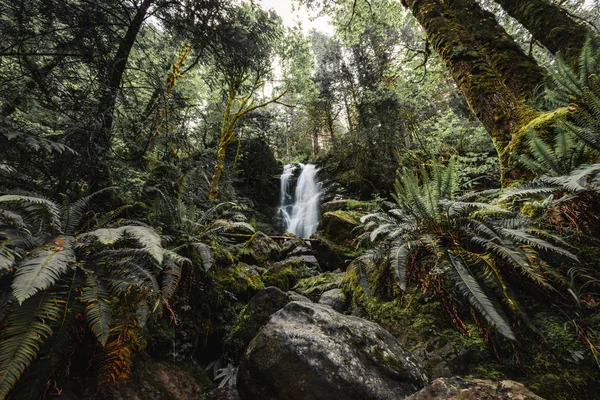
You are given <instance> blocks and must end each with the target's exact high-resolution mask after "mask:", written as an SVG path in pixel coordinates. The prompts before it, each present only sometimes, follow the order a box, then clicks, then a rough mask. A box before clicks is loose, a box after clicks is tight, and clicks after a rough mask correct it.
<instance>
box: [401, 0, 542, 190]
mask: <svg viewBox="0 0 600 400" xmlns="http://www.w3.org/2000/svg"><path fill="white" fill-rule="evenodd" d="M449 3H450V2H449V1H447V0H406V1H405V5H406V6H407V7H409V8H410V10H411V11H412V13H413V15H414V16H415V17H416V19H417V20H418V22H419V23H420V24H421V26H422V27H423V28H424V30H425V33H426V34H427V37H428V39H429V41H430V42H431V43H432V45H433V46H434V48H435V50H436V52H437V53H438V54H439V56H440V58H441V59H442V61H443V62H444V63H445V64H446V66H447V68H448V70H449V72H450V74H451V75H452V77H453V79H454V81H455V82H456V85H457V86H458V88H459V90H460V91H461V92H462V94H463V95H464V96H465V98H466V100H467V103H468V104H469V107H470V108H471V110H472V111H473V113H474V114H475V115H476V116H477V118H478V119H479V121H481V123H482V125H483V126H484V127H485V129H486V130H487V131H488V133H489V135H490V137H491V139H492V142H493V143H494V146H495V147H496V151H497V152H498V156H499V159H500V169H501V174H502V182H503V184H507V183H509V182H510V181H511V180H512V179H514V178H517V175H518V171H516V170H515V169H514V168H513V167H512V166H511V164H510V159H511V157H510V152H511V141H512V140H513V137H514V136H516V135H517V134H518V133H519V132H520V131H521V129H522V128H523V127H525V126H526V125H527V124H528V123H529V122H530V121H532V120H533V119H534V118H535V117H536V116H537V115H538V114H537V113H536V112H535V111H534V110H533V109H532V108H531V107H529V106H528V105H527V104H526V103H525V99H524V96H523V95H522V94H521V93H520V92H515V90H512V89H511V88H510V87H509V86H508V84H507V82H508V77H507V76H504V75H502V74H500V69H499V68H496V67H494V65H493V64H492V63H491V62H490V59H494V57H495V54H494V53H495V52H497V49H495V48H494V46H487V47H484V46H481V44H480V41H479V40H477V38H476V37H475V36H476V35H473V34H472V33H471V31H472V30H473V29H476V28H475V27H472V29H471V30H469V29H467V28H466V27H465V25H464V23H465V22H469V21H463V20H462V19H461V12H458V13H457V12H455V10H453V9H451V8H450V7H449ZM470 3H471V2H470ZM471 22H472V21H471ZM506 73H508V72H506Z"/></svg>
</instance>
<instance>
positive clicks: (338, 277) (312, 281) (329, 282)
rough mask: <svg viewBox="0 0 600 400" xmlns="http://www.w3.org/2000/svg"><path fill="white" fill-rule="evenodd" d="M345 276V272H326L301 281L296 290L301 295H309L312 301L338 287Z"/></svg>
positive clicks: (295, 287)
mask: <svg viewBox="0 0 600 400" xmlns="http://www.w3.org/2000/svg"><path fill="white" fill-rule="evenodd" d="M343 278H344V274H343V273H342V274H336V273H333V272H325V273H324V274H319V275H317V276H312V277H310V278H304V279H302V280H301V281H299V282H298V283H297V284H296V286H294V290H295V291H296V292H298V293H300V294H301V295H304V296H307V297H308V298H310V299H311V300H312V301H318V300H319V298H320V297H321V295H322V294H323V293H325V292H326V291H328V290H331V289H337V288H338V287H339V286H340V283H341V282H342V279H343Z"/></svg>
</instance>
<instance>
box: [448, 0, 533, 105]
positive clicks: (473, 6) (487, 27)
mask: <svg viewBox="0 0 600 400" xmlns="http://www.w3.org/2000/svg"><path fill="white" fill-rule="evenodd" d="M446 3H447V4H448V7H449V8H450V9H451V10H452V11H453V12H454V14H455V15H456V18H457V19H458V21H461V23H462V24H463V26H464V27H465V29H466V30H467V31H468V32H469V34H470V35H471V36H472V37H473V39H474V40H475V41H476V42H477V45H478V46H479V48H480V49H481V50H482V53H483V54H484V55H485V56H486V57H487V59H488V62H489V63H490V65H491V66H492V67H493V68H494V72H496V73H497V74H498V75H499V76H500V77H501V79H502V80H503V82H504V84H505V85H506V86H507V87H508V88H509V89H510V90H512V91H513V92H515V93H517V94H518V95H521V96H524V97H525V98H527V99H529V98H531V97H532V95H533V94H534V93H535V90H536V89H537V88H538V87H539V86H540V85H541V84H542V82H543V80H544V76H545V73H544V70H543V69H542V68H541V67H540V66H539V65H538V64H537V62H536V61H535V59H534V58H533V57H531V56H528V55H527V54H525V52H523V50H522V49H521V46H519V45H518V44H517V43H516V42H515V40H514V39H513V38H512V37H511V36H510V35H509V34H508V33H507V32H506V31H505V30H504V28H503V27H502V26H501V25H500V24H498V21H497V20H496V17H495V16H494V14H492V13H491V12H489V11H486V10H484V9H483V8H481V7H480V6H479V4H478V3H477V2H476V1H473V0H449V1H446Z"/></svg>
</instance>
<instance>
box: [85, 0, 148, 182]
mask: <svg viewBox="0 0 600 400" xmlns="http://www.w3.org/2000/svg"><path fill="white" fill-rule="evenodd" d="M154 1H155V0H144V1H143V2H142V4H141V5H140V7H139V8H138V9H137V11H136V13H135V16H134V17H133V19H132V20H131V24H130V25H129V27H128V28H127V32H126V33H125V36H123V39H121V42H120V44H119V48H118V49H117V53H116V54H115V57H114V58H113V61H112V63H111V66H110V69H109V71H110V77H109V79H108V81H107V82H106V83H105V84H104V88H103V93H102V97H101V98H100V101H99V103H98V111H97V115H98V117H99V118H100V127H99V129H98V131H97V134H96V136H94V137H92V140H91V141H90V143H89V149H88V151H89V156H90V158H91V160H90V161H91V162H92V166H93V167H92V168H93V169H94V172H92V175H93V178H92V182H91V184H90V186H91V190H97V189H100V188H101V186H103V184H104V183H106V182H104V181H107V180H108V171H107V170H106V166H105V165H104V164H103V163H102V162H100V161H101V159H102V158H104V157H105V156H106V153H107V152H108V151H109V150H110V142H111V130H112V125H113V121H114V108H115V104H116V102H117V95H118V93H119V90H120V88H121V79H122V78H123V74H124V73H125V68H126V67H127V61H128V59H129V54H130V53H131V49H132V48H133V45H134V44H135V40H136V38H137V35H138V33H139V31H140V28H141V26H142V23H143V22H144V19H145V18H146V15H147V13H148V10H149V8H150V6H151V5H152V3H153V2H154Z"/></svg>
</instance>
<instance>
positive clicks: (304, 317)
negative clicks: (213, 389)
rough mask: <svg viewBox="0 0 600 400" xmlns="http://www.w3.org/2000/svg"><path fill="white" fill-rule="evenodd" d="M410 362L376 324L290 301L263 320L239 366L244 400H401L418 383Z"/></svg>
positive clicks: (421, 377)
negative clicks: (266, 319) (265, 322)
mask: <svg viewBox="0 0 600 400" xmlns="http://www.w3.org/2000/svg"><path fill="white" fill-rule="evenodd" d="M426 379H427V378H426V377H425V375H424V374H423V372H422V371H421V369H420V367H419V366H418V365H417V364H416V361H415V360H414V358H413V357H412V356H411V355H410V353H408V352H407V351H405V350H404V349H402V347H401V346H400V343H399V342H398V341H397V340H396V339H395V338H394V337H393V336H392V335H391V334H389V333H388V332H386V331H385V330H384V329H383V328H381V327H380V326H379V325H377V324H374V323H372V322H369V321H366V320H363V319H360V318H356V317H350V316H345V315H342V314H340V313H338V312H336V311H334V310H333V309H331V308H330V307H327V306H323V305H319V304H313V303H306V302H302V303H301V302H292V303H289V304H288V305H286V306H285V307H284V308H282V309H281V310H279V311H278V312H276V313H275V314H273V315H272V316H271V319H270V320H269V322H268V323H267V325H265V326H264V327H263V328H262V330H261V331H260V332H259V333H258V335H257V336H256V337H255V338H254V339H253V340H252V342H251V343H250V345H249V346H248V349H247V350H246V353H245V355H244V357H243V358H242V362H241V364H240V368H239V372H238V378H237V387H238V390H239V392H240V396H241V397H242V399H245V400H259V399H260V400H278V399H288V400H317V399H323V400H325V399H327V400H329V399H336V400H351V399H352V400H363V399H369V400H379V399H382V400H383V399H390V400H391V399H394V400H397V399H403V398H405V397H406V396H408V395H410V394H412V393H414V392H415V391H417V390H418V389H419V388H421V387H423V386H424V385H425V383H426Z"/></svg>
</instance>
